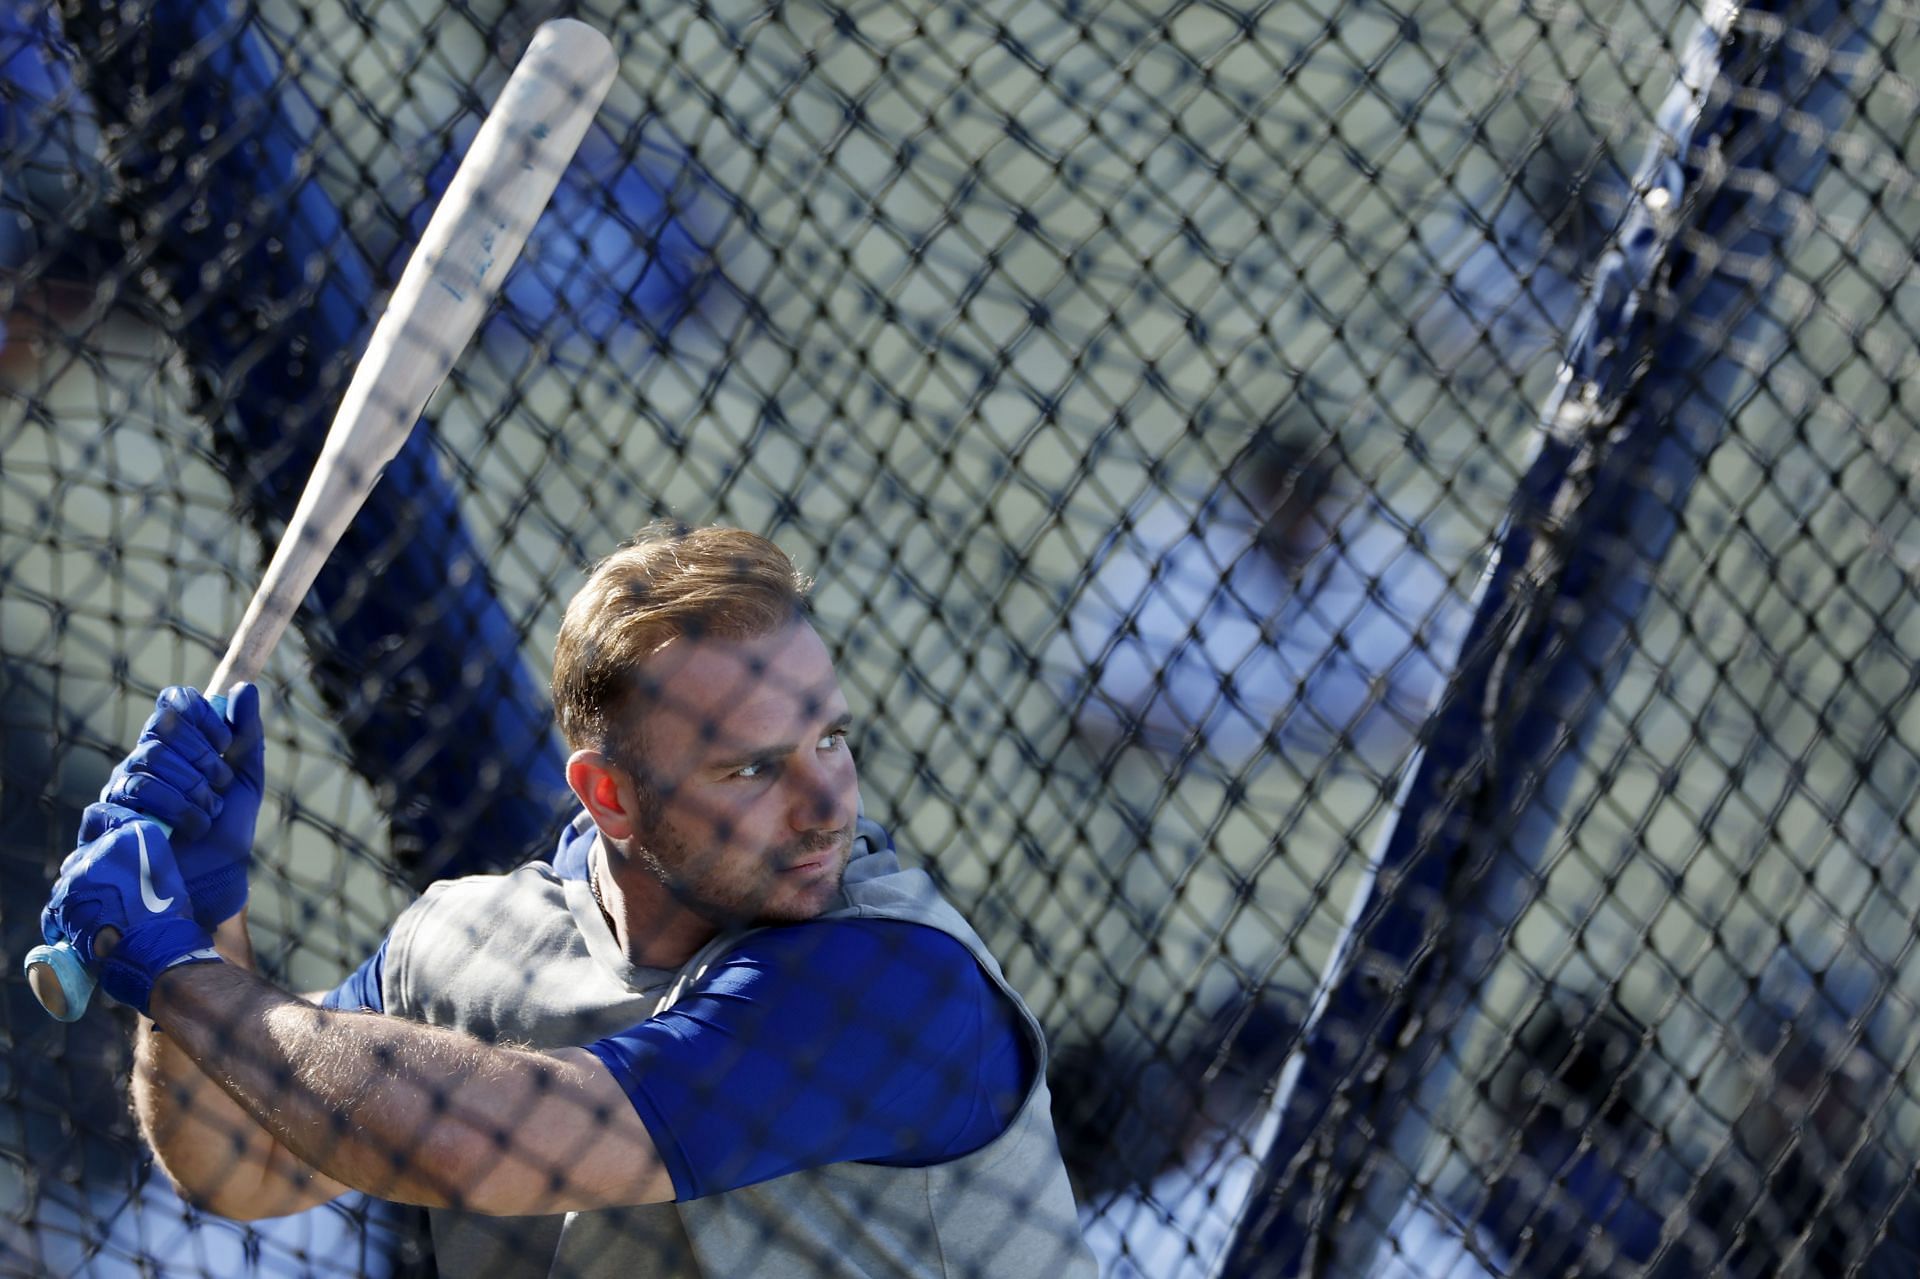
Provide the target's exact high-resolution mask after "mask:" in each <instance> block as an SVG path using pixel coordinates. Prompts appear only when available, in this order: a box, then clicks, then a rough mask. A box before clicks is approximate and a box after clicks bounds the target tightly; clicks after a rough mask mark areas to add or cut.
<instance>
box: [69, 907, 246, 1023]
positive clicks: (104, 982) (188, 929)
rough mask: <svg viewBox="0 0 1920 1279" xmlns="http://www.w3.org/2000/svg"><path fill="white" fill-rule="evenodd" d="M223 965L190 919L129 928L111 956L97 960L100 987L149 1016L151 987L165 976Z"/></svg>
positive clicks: (150, 1011)
mask: <svg viewBox="0 0 1920 1279" xmlns="http://www.w3.org/2000/svg"><path fill="white" fill-rule="evenodd" d="M222 962H224V961H223V960H222V959H221V957H220V952H219V951H217V950H215V949H214V947H213V939H212V938H211V937H209V936H207V932H206V930H205V929H204V928H201V927H200V926H199V925H198V924H196V923H194V922H193V921H192V920H190V919H180V918H177V917H175V918H168V919H161V920H154V921H152V922H150V923H143V924H141V925H140V926H138V927H136V928H131V929H128V930H127V931H126V932H125V933H124V934H122V935H121V937H120V940H119V942H118V944H117V945H115V946H114V948H113V951H112V953H111V954H109V955H107V956H106V957H105V958H104V959H102V960H101V961H100V988H101V989H102V990H104V991H106V992H107V994H109V995H111V996H112V997H113V998H114V999H116V1000H118V1001H119V1002H120V1003H123V1004H126V1005H127V1006H128V1007H131V1008H134V1009H136V1010H138V1011H140V1012H142V1013H146V1014H147V1015H148V1016H152V1010H151V1004H152V999H153V990H154V986H155V984H156V983H157V982H159V981H160V980H161V979H162V978H164V977H165V976H166V975H167V974H168V973H170V972H175V971H177V970H179V969H181V968H184V967H191V966H193V965H196V964H209V963H222Z"/></svg>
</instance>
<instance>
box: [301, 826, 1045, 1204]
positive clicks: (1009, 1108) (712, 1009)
mask: <svg viewBox="0 0 1920 1279" xmlns="http://www.w3.org/2000/svg"><path fill="white" fill-rule="evenodd" d="M556 860H558V859H556ZM386 954H387V943H386V942H385V941H382V942H381V943H380V947H379V949H377V950H376V951H375V952H374V953H373V954H372V955H371V956H370V957H369V958H368V959H367V961H366V962H365V963H363V964H361V965H360V967H359V968H357V969H355V970H354V972H353V973H352V974H351V975H349V976H348V977H347V979H346V980H345V981H343V982H341V983H340V985H339V986H337V987H335V988H334V989H333V990H331V991H329V992H328V993H327V994H326V996H324V997H323V998H322V999H321V1001H320V1002H321V1005H322V1006H323V1007H326V1008H339V1009H348V1010H362V1009H364V1010H367V1011H371V1012H382V1011H384V1009H385V1001H384V1000H383V998H382V996H381V990H380V981H381V975H382V970H383V969H384V967H385V963H386ZM587 1051H589V1052H591V1053H592V1054H593V1055H594V1056H595V1057H597V1058H599V1060H600V1061H601V1062H602V1063H604V1064H605V1065H606V1067H607V1070H608V1071H609V1072H611V1074H612V1075H613V1077H614V1079H615V1081H617V1082H618V1083H619V1084H620V1087H621V1089H622V1090H623V1091H624V1092H625V1093H626V1094H627V1097H628V1098H629V1099H630V1100H631V1101H632V1102H633V1106H634V1110H635V1111H636V1112H637V1113H638V1114H639V1116H640V1119H641V1121H642V1122H643V1123H645V1124H646V1127H647V1132H648V1133H649V1134H650V1135H651V1136H652V1138H653V1142H654V1145H655V1146H656V1147H658V1149H659V1151H660V1155H661V1158H662V1159H663V1160H664V1162H665V1163H666V1165H667V1170H668V1172H669V1174H670V1175H671V1176H672V1178H673V1188H674V1198H675V1199H676V1200H677V1201H682V1202H684V1201H686V1200H689V1199H698V1198H701V1197H702V1196H705V1195H712V1194H718V1193H720V1192H721V1191H725V1190H733V1189H737V1188H739V1187H741V1186H749V1185H752V1184H754V1183H755V1182H760V1181H766V1180H769V1179H771V1178H774V1177H780V1176H784V1175H786V1174H787V1173H791V1172H797V1171H799V1170H801V1169H804V1168H815V1167H820V1166H822V1165H824V1164H830V1163H843V1162H865V1163H877V1164H886V1165H891V1166H900V1167H923V1166H926V1165H929V1164H937V1163H943V1162H945V1161H947V1160H949V1159H956V1158H958V1157H960V1156H961V1155H965V1154H968V1153H970V1152H972V1151H975V1150H978V1149H979V1148H980V1147H982V1146H984V1145H986V1144H987V1143H988V1142H990V1141H992V1140H993V1139H994V1138H995V1137H997V1136H999V1135H1000V1134H1001V1133H1002V1132H1004V1131H1005V1130H1006V1128H1007V1125H1008V1124H1010V1123H1011V1122H1012V1120H1013V1117H1014V1115H1015V1114H1017V1113H1018V1112H1019V1109H1020V1106H1021V1103H1022V1102H1023V1101H1024V1100H1025V1098H1026V1094H1027V1091H1028V1089H1029V1088H1030V1087H1031V1086H1032V1082H1033V1077H1034V1073H1035V1065H1034V1061H1033V1055H1032V1052H1031V1050H1030V1048H1029V1047H1028V1044H1027V1040H1026V1036H1025V1033H1024V1030H1023V1027H1022V1024H1021V1018H1020V1015H1019V1013H1018V1012H1017V1011H1016V1009H1015V1008H1014V1006H1013V1004H1012V1002H1011V1001H1010V1000H1008V999H1007V998H1006V997H1005V996H1004V995H1002V994H1001V993H1000V991H999V989H998V988H997V987H996V986H995V985H994V984H993V982H992V981H991V979H989V978H988V977H987V975H986V973H985V972H984V971H982V970H981V968H980V965H979V964H978V963H977V962H976V961H975V960H974V958H973V956H972V954H971V953H970V952H969V951H968V950H967V948H966V947H965V946H963V945H961V944H960V942H959V941H957V940H956V939H954V938H952V937H949V936H948V935H947V934H945V933H943V932H941V931H939V930H938V929H935V928H929V927H925V926H923V925H920V924H911V923H906V922H904V921H901V920H886V919H835V920H816V921H812V922H809V923H804V924H793V925H787V926H784V927H777V928H765V929H761V930H759V931H757V932H753V933H750V934H748V935H747V936H746V937H744V938H742V939H741V941H740V943H739V944H738V945H737V946H735V947H734V948H733V949H732V950H731V951H729V952H728V953H727V954H726V955H725V956H723V957H722V958H721V959H719V960H717V961H715V962H714V963H713V964H712V965H711V966H709V967H708V968H707V970H706V971H705V972H704V973H703V974H702V975H701V977H700V980H699V981H698V982H696V983H694V985H693V986H692V987H691V988H690V989H689V990H688V991H687V993H686V994H685V995H684V996H682V998H681V999H680V1000H679V1002H677V1003H676V1004H675V1005H674V1006H673V1007H672V1008H671V1009H669V1010H667V1011H666V1012H664V1013H661V1014H660V1015H658V1016H656V1017H651V1018H648V1019H647V1020H646V1021H643V1022H641V1023H639V1024H638V1025H635V1026H632V1027H629V1028H628V1029H626V1030H624V1031H621V1032H620V1033H618V1034H615V1035H609V1036H607V1037H606V1038H605V1039H602V1040H600V1041H599V1042H597V1043H593V1044H589V1045H587Z"/></svg>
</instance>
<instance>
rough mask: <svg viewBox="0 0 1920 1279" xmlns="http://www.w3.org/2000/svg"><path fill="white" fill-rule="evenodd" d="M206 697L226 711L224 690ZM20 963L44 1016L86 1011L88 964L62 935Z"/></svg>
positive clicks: (60, 1017) (76, 1016) (64, 1017)
mask: <svg viewBox="0 0 1920 1279" xmlns="http://www.w3.org/2000/svg"><path fill="white" fill-rule="evenodd" d="M207 700H208V701H209V702H211V703H212V704H213V709H214V710H216V711H219V712H220V713H221V714H222V715H225V714H226V713H227V699H226V696H225V695H224V694H221V693H215V694H214V695H213V696H212V697H209V698H208V699H207ZM149 820H150V821H152V822H153V824H154V825H155V826H158V827H159V828H160V829H161V830H163V831H165V832H166V833H167V834H168V835H169V836H171V835H172V834H173V827H171V826H169V825H168V824H167V823H165V822H163V821H160V820H158V819H157V818H150V819H149ZM22 967H23V968H24V969H25V971H26V975H27V987H28V989H30V990H32V991H33V997H34V998H35V999H37V1000H39V1001H40V1007H42V1008H44V1009H46V1012H47V1016H49V1017H51V1018H53V1019H54V1020H55V1021H79V1020H80V1018H81V1017H82V1016H84V1015H85V1014H86V1011H87V1004H88V1003H89V1002H91V1001H92V999H93V988H94V986H95V985H96V983H95V982H94V980H93V974H92V973H90V972H88V971H87V966H86V965H85V964H83V963H81V962H80V952H79V951H77V950H75V949H74V948H73V943H72V942H70V941H68V940H66V939H65V938H64V937H63V938H61V939H60V940H59V941H56V942H53V943H52V944H50V945H45V946H35V947H34V948H33V949H32V950H30V951H28V952H27V958H26V962H25V964H24V965H23V966H22Z"/></svg>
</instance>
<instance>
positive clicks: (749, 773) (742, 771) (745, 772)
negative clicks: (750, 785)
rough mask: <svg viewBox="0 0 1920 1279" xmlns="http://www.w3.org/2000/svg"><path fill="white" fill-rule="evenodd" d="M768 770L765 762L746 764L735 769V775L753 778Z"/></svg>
mask: <svg viewBox="0 0 1920 1279" xmlns="http://www.w3.org/2000/svg"><path fill="white" fill-rule="evenodd" d="M766 771H767V766H766V765H765V764H764V763H759V764H745V765H742V766H741V767H739V768H736V769H734V770H733V775H734V776H735V777H741V778H746V779H748V780H751V779H753V778H755V777H758V776H760V775H761V774H762V773H764V772H766Z"/></svg>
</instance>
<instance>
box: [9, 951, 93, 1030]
mask: <svg viewBox="0 0 1920 1279" xmlns="http://www.w3.org/2000/svg"><path fill="white" fill-rule="evenodd" d="M26 973H27V985H28V987H29V988H31V989H32V991H33V997H34V998H35V999H37V1000H39V1001H40V1006H41V1007H42V1008H44V1009H46V1010H47V1016H49V1017H51V1018H53V1019H54V1020H55V1021H79V1020H80V1018H81V1016H82V1015H83V1014H84V1013H85V1012H86V1011H87V1001H88V1000H90V999H92V998H93V986H94V981H93V975H92V974H91V973H89V972H88V971H87V968H86V965H85V964H82V963H81V962H80V954H79V952H78V951H76V950H74V948H73V943H72V942H69V941H66V940H64V939H63V940H61V941H57V942H54V943H53V944H52V945H51V946H35V947H34V948H33V949H32V950H30V951H28V952H27V962H26Z"/></svg>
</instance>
